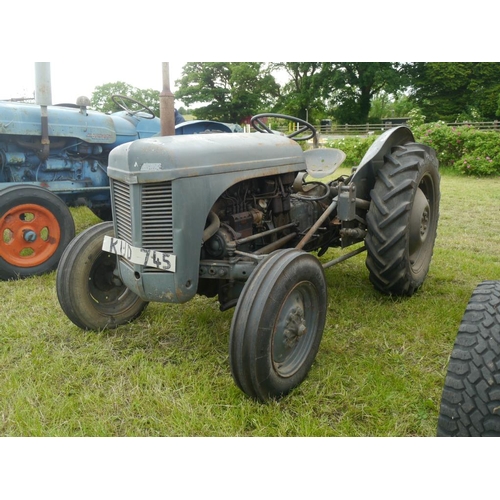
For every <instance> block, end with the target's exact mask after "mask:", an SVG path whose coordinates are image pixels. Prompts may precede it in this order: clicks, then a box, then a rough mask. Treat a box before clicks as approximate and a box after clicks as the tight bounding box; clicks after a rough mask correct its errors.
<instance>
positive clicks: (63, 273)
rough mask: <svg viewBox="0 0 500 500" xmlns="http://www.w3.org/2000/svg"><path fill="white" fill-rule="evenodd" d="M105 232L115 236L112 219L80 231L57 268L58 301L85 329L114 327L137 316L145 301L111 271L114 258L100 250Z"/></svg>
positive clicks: (115, 261) (76, 322) (74, 321)
mask: <svg viewBox="0 0 500 500" xmlns="http://www.w3.org/2000/svg"><path fill="white" fill-rule="evenodd" d="M105 235H108V236H113V235H114V229H113V223H112V222H101V223H100V224H96V225H95V226H92V227H90V228H89V229H87V230H85V231H83V232H82V233H80V234H79V235H78V236H77V237H76V238H75V239H74V240H73V241H72V242H71V243H70V244H69V245H68V247H67V248H66V250H65V251H64V253H63V256H62V257H61V261H60V262H59V267H58V269H57V276H56V290H57V298H58V299H59V304H60V305H61V307H62V309H63V311H64V312H65V313H66V316H68V318H69V319H70V320H71V321H72V322H73V323H74V324H75V325H76V326H79V327H80V328H83V329H84V330H101V329H104V328H116V327H117V326H119V325H122V324H124V323H128V322H130V321H132V320H134V319H135V318H137V317H138V316H139V315H140V314H141V313H142V311H143V310H144V309H145V307H146V306H147V304H148V302H145V301H144V300H142V299H141V298H139V297H138V296H137V295H136V294H135V293H133V292H132V291H130V290H129V289H128V288H127V287H126V286H125V285H124V284H123V283H122V282H121V280H120V279H119V277H118V276H117V275H116V274H114V271H115V269H116V264H117V257H116V255H114V254H111V253H109V252H104V251H103V250H102V241H103V239H104V236H105Z"/></svg>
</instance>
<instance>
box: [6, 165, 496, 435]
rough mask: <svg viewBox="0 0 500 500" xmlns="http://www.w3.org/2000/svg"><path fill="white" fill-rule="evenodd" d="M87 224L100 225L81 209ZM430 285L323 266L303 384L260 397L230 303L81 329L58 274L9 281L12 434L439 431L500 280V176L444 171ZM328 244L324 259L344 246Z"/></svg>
mask: <svg viewBox="0 0 500 500" xmlns="http://www.w3.org/2000/svg"><path fill="white" fill-rule="evenodd" d="M72 211H73V215H74V217H75V221H76V225H77V231H81V230H82V229H84V228H85V227H87V226H90V225H92V224H94V223H96V222H98V219H96V218H95V217H94V216H93V215H92V214H91V213H90V212H89V211H88V210H87V209H85V208H78V209H72ZM440 211H441V217H440V223H439V228H438V239H437V242H436V247H435V251H434V258H433V261H432V264H431V269H430V272H429V275H428V278H427V280H426V282H425V283H424V285H423V287H422V288H421V289H420V290H419V291H418V293H417V294H416V295H414V296H413V297H411V298H409V299H393V298H390V297H386V296H382V295H381V294H380V293H378V292H377V291H375V290H374V289H373V287H372V285H371V284H370V282H369V280H368V271H367V269H366V267H365V262H364V261H365V255H364V254H361V255H358V256H356V257H354V258H352V259H350V260H348V261H346V262H344V263H341V264H339V265H338V266H334V267H332V268H329V269H327V270H326V275H327V280H328V286H329V307H328V318H327V327H326V329H325V333H324V336H323V341H322V344H321V347H320V351H319V353H318V356H317V358H316V361H315V363H314V365H313V367H312V370H311V372H310V374H309V376H308V378H307V379H306V381H305V382H304V383H303V384H302V385H301V386H299V387H298V388H297V389H295V390H294V391H293V392H292V393H291V394H290V395H289V396H287V397H285V398H284V399H282V400H281V401H279V402H272V403H269V404H265V405H263V404H260V403H256V402H254V401H252V400H250V399H249V398H247V397H246V396H245V395H244V394H243V393H241V392H240V391H239V389H238V388H237V387H236V386H235V384H234V383H233V380H232V377H231V372H230V368H229V361H228V338H229V329H230V323H231V317H232V312H233V311H232V310H231V311H226V312H224V313H221V312H219V310H218V303H217V302H216V301H215V300H213V299H207V298H202V297H199V298H195V299H194V300H192V301H191V302H189V303H187V304H184V305H168V304H155V303H152V304H150V305H149V306H148V308H147V309H146V311H145V313H144V314H143V315H142V316H141V317H140V318H139V319H138V320H137V321H135V322H134V323H132V324H130V325H126V326H123V327H120V328H118V329H116V330H114V331H104V332H84V331H82V330H80V329H79V328H77V327H76V326H74V325H73V324H72V323H71V322H70V321H69V320H68V319H67V317H66V316H65V315H64V313H63V312H62V311H61V309H60V307H59V303H58V300H57V297H56V293H55V273H51V274H49V275H45V276H41V277H32V278H29V279H26V280H22V281H15V282H0V294H1V297H2V298H1V299H0V300H1V302H0V303H1V323H0V402H1V405H0V434H1V435H2V436H433V435H435V432H436V424H437V416H438V411H439V403H440V397H441V389H442V385H443V381H444V377H445V373H446V366H447V362H448V356H449V354H450V352H451V349H452V346H453V342H454V339H455V335H456V332H457V329H458V325H459V323H460V319H461V317H462V314H463V311H464V309H465V306H466V304H467V302H468V299H469V297H470V294H471V292H472V290H473V289H474V288H475V286H476V285H477V284H478V283H479V282H480V281H482V280H485V279H500V252H499V248H500V179H498V178H495V179H473V178H464V177H458V176H455V175H452V174H446V173H445V174H442V180H441V210H440ZM340 253H341V251H340V250H337V249H335V250H331V251H330V252H329V253H328V254H327V255H325V256H324V257H322V260H329V259H330V258H331V257H332V256H335V255H337V254H340Z"/></svg>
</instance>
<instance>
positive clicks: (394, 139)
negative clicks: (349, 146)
mask: <svg viewBox="0 0 500 500" xmlns="http://www.w3.org/2000/svg"><path fill="white" fill-rule="evenodd" d="M414 141H415V138H414V136H413V133H412V132H411V130H410V129H409V128H408V127H404V126H401V127H394V128H391V129H389V130H386V131H385V132H384V133H383V134H382V135H381V136H380V137H379V138H378V139H377V140H376V141H375V142H374V143H373V144H372V145H371V146H370V149H368V151H367V152H366V153H365V155H364V156H363V158H362V160H361V162H360V164H359V166H358V167H357V169H356V172H355V173H354V175H353V177H352V183H353V184H354V185H355V186H356V196H357V197H358V198H362V199H365V200H368V199H369V197H370V190H371V189H372V188H373V186H374V185H375V179H376V176H377V171H378V169H379V168H381V167H382V165H383V164H384V156H385V155H386V154H387V153H389V152H390V151H391V149H392V148H393V147H394V146H398V145H401V144H406V143H408V142H414Z"/></svg>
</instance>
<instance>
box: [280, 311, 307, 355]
mask: <svg viewBox="0 0 500 500" xmlns="http://www.w3.org/2000/svg"><path fill="white" fill-rule="evenodd" d="M306 333H307V325H306V319H305V317H304V309H303V308H302V307H301V306H297V307H294V308H293V309H292V310H291V311H290V314H289V316H288V319H287V322H286V327H285V330H284V332H283V342H284V344H285V347H286V348H287V349H290V348H292V347H294V346H295V345H296V344H297V342H298V341H299V340H300V338H301V337H302V336H304V335H305V334H306Z"/></svg>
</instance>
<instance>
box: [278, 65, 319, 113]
mask: <svg viewBox="0 0 500 500" xmlns="http://www.w3.org/2000/svg"><path fill="white" fill-rule="evenodd" d="M271 68H272V70H285V71H286V73H287V74H288V76H289V77H290V80H289V81H288V82H287V83H285V85H284V86H283V88H282V89H281V95H280V97H279V100H278V103H277V105H276V108H278V109H279V111H280V112H282V113H285V114H288V115H292V116H296V117H298V118H302V119H303V120H308V121H313V120H318V119H319V118H320V117H321V116H322V115H324V112H325V102H324V100H323V99H322V95H323V86H324V78H325V74H324V72H323V71H322V70H323V63H320V62H286V63H283V62H282V63H274V64H272V65H271Z"/></svg>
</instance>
